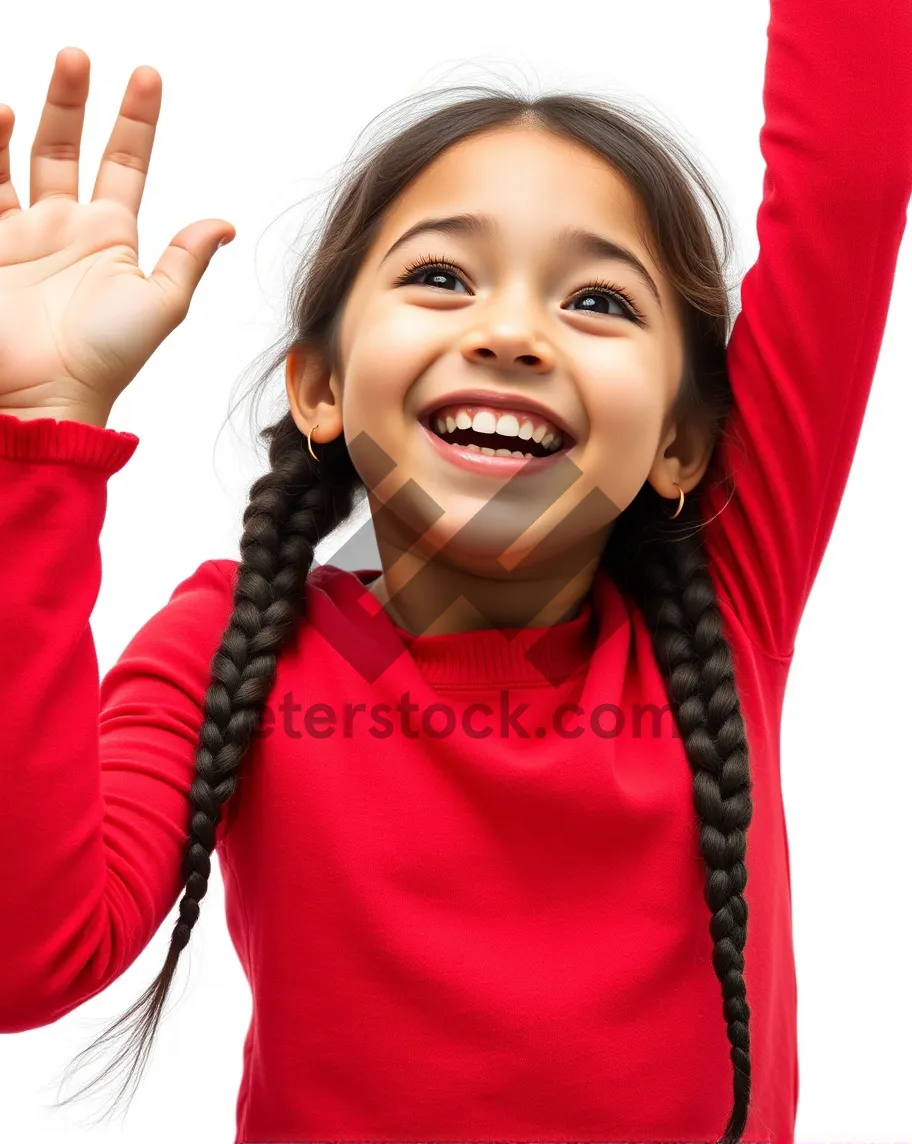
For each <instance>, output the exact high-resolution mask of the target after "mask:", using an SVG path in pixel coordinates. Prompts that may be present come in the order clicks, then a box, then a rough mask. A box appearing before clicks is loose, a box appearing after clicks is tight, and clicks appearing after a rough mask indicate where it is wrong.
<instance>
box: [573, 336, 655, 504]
mask: <svg viewBox="0 0 912 1144" xmlns="http://www.w3.org/2000/svg"><path fill="white" fill-rule="evenodd" d="M665 402H666V385H665V380H664V373H663V372H662V370H661V367H660V366H659V365H658V364H649V363H646V362H644V360H643V359H642V358H639V359H633V358H631V359H630V361H629V362H628V365H627V368H624V367H623V366H618V365H616V364H613V365H612V368H611V370H610V371H603V372H602V374H601V376H594V377H593V381H592V383H591V384H590V386H589V388H588V392H587V395H586V403H587V407H588V410H589V418H590V433H591V441H590V447H591V449H592V454H591V457H592V461H591V463H592V471H593V476H594V477H595V479H596V482H597V483H598V484H599V485H600V486H601V487H602V488H603V489H604V490H605V491H606V492H607V493H608V494H609V495H610V496H612V497H613V498H614V499H615V500H617V503H620V504H625V505H626V504H628V503H629V502H630V501H631V500H632V499H633V497H634V496H635V495H636V493H637V491H638V490H639V489H640V487H641V486H642V484H643V481H644V480H645V479H646V477H647V475H648V473H649V470H650V468H651V467H652V464H653V461H654V459H655V452H656V449H657V448H658V445H659V441H660V437H661V430H662V422H663V418H664V414H665ZM587 467H588V466H587Z"/></svg>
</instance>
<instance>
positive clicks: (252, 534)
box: [58, 415, 357, 1111]
mask: <svg viewBox="0 0 912 1144" xmlns="http://www.w3.org/2000/svg"><path fill="white" fill-rule="evenodd" d="M263 436H264V437H266V438H267V439H268V440H269V442H270V447H269V462H270V470H269V472H267V473H266V474H265V475H264V476H262V477H260V478H259V479H258V480H256V481H255V482H254V484H253V485H252V486H251V490H250V499H249V503H248V505H247V507H246V509H245V511H244V518H243V521H244V531H243V535H242V538H241V542H240V551H241V560H240V564H239V567H238V573H237V584H236V587H235V592H234V610H233V612H232V613H231V618H230V619H229V621H228V625H227V627H226V629H225V632H224V634H223V636H222V641H221V644H220V646H219V648H218V650H217V651H216V653H215V655H214V657H213V659H212V665H211V673H212V679H211V682H210V684H209V687H208V689H207V691H206V695H205V701H204V719H203V723H202V726H201V728H200V732H199V746H198V748H197V753H196V774H195V776H194V778H193V782H192V783H191V786H190V791H189V801H190V818H189V837H188V840H187V848H186V850H185V853H184V859H183V865H182V876H183V878H184V879H185V892H184V895H183V897H182V898H181V900H180V902H179V905H178V914H179V917H178V920H177V922H176V923H175V925H174V929H173V931H172V934H171V944H170V946H169V948H168V953H167V957H166V959H165V963H164V966H163V967H162V970H161V972H160V973H159V975H158V977H156V979H155V980H154V981H153V983H152V984H151V985H150V986H149V988H148V989H147V990H146V991H145V993H144V994H143V995H142V996H141V997H140V998H139V1000H138V1001H136V1002H135V1003H134V1004H133V1005H132V1006H131V1007H130V1009H128V1010H127V1012H126V1013H124V1014H123V1016H121V1017H120V1018H118V1020H117V1021H116V1022H115V1023H114V1025H113V1026H111V1028H110V1029H108V1030H107V1031H106V1032H105V1033H103V1034H102V1035H101V1036H100V1037H99V1038H98V1039H97V1040H96V1041H95V1042H94V1043H93V1044H92V1045H90V1046H89V1047H88V1048H87V1049H85V1050H83V1052H82V1053H80V1054H79V1056H78V1057H77V1058H76V1061H80V1060H81V1059H82V1058H83V1057H85V1056H87V1055H88V1054H90V1053H92V1051H93V1050H94V1049H96V1048H99V1047H101V1046H102V1045H103V1044H105V1043H106V1042H108V1041H109V1040H111V1039H113V1038H114V1037H115V1036H116V1035H117V1034H118V1030H121V1028H122V1027H125V1028H126V1029H127V1030H128V1035H127V1039H126V1043H125V1045H124V1047H123V1048H122V1049H121V1050H120V1052H119V1053H118V1054H117V1056H116V1057H115V1059H114V1061H113V1062H112V1063H111V1065H110V1066H109V1067H108V1068H106V1069H105V1070H104V1072H102V1073H101V1074H100V1075H99V1076H98V1077H97V1078H95V1080H93V1081H91V1082H89V1084H87V1085H85V1086H84V1087H83V1088H81V1089H80V1090H79V1091H78V1092H77V1093H75V1094H74V1095H73V1096H71V1097H68V1098H67V1099H66V1100H64V1101H61V1102H59V1104H58V1107H60V1106H62V1105H65V1104H68V1103H70V1101H72V1100H76V1099H78V1098H79V1097H80V1096H81V1095H82V1094H83V1093H84V1092H86V1091H87V1090H89V1089H91V1088H93V1087H95V1086H96V1085H98V1084H99V1083H100V1082H101V1081H103V1080H104V1079H105V1078H106V1077H107V1076H108V1074H109V1073H110V1072H112V1071H113V1070H114V1069H116V1068H117V1067H118V1066H119V1065H121V1064H122V1063H123V1062H124V1061H125V1060H126V1059H127V1058H128V1057H130V1056H133V1057H134V1059H133V1063H132V1065H131V1067H130V1070H129V1072H128V1074H127V1078H126V1080H125V1082H124V1084H123V1086H122V1087H121V1089H120V1092H119V1093H118V1097H117V1099H116V1100H115V1101H114V1104H113V1105H112V1108H111V1110H112V1111H113V1109H114V1108H116V1106H117V1104H118V1103H119V1101H120V1098H121V1096H122V1095H123V1093H124V1091H125V1090H126V1088H127V1086H128V1085H129V1083H130V1080H131V1078H132V1077H133V1076H134V1074H136V1083H137V1084H138V1083H139V1080H140V1079H141V1077H142V1072H143V1069H144V1068H145V1065H146V1062H147V1060H148V1055H149V1051H150V1049H151V1045H152V1041H153V1038H154V1036H155V1032H156V1030H157V1028H158V1024H159V1021H160V1019H161V1015H162V1011H163V1009H164V1005H165V1001H166V999H167V996H168V992H169V989H170V986H171V982H172V979H173V977H174V973H175V970H176V968H177V963H178V959H179V957H180V954H181V951H182V950H183V949H184V948H185V947H186V946H187V944H188V942H189V940H190V933H191V931H192V929H193V927H194V925H195V924H196V922H197V920H198V918H199V915H200V902H201V901H202V900H203V898H204V897H205V895H206V892H207V890H208V888H209V875H210V872H211V863H210V855H211V854H212V851H213V850H214V849H215V844H216V828H217V826H218V822H219V816H220V812H221V808H222V806H224V805H225V803H227V802H228V801H229V800H230V799H231V797H232V796H233V795H234V793H235V791H236V789H237V785H238V777H239V772H240V768H241V762H242V760H243V758H244V756H245V755H246V753H247V750H248V748H249V746H250V743H251V739H252V737H253V734H254V732H255V731H256V729H257V726H258V724H259V722H260V719H261V717H262V713H263V708H264V705H265V702H266V699H267V697H268V695H269V692H270V690H271V689H272V685H273V683H274V680H275V674H276V664H277V656H278V653H279V651H280V650H281V648H282V646H283V644H284V643H285V641H286V639H287V637H288V636H289V634H290V633H291V632H292V631H293V629H294V627H295V625H296V623H297V621H299V620H300V619H301V618H302V617H303V615H304V609H305V596H304V582H305V580H306V578H307V574H308V573H309V571H310V569H311V567H312V565H313V559H314V549H315V548H316V546H317V545H318V543H319V542H320V541H321V540H322V539H323V538H324V537H325V536H328V535H329V533H331V532H332V531H333V530H334V529H335V528H336V527H337V526H338V525H339V524H340V523H342V521H343V520H345V519H346V518H347V517H348V516H349V514H350V513H351V511H352V507H353V504H354V495H355V492H356V488H357V475H356V474H355V471H354V469H353V468H352V466H351V462H350V460H349V458H348V454H347V452H346V451H345V446H344V442H341V441H339V442H333V443H331V445H330V447H326V448H324V449H323V450H322V455H321V458H320V467H319V470H318V469H317V466H316V464H315V462H314V461H313V459H312V458H311V457H310V456H309V454H308V452H307V450H306V448H305V447H304V440H303V438H302V437H301V434H300V433H299V431H298V429H297V427H296V426H295V424H294V421H293V420H292V418H291V416H290V415H286V416H285V417H284V418H283V419H282V420H281V421H279V422H278V423H277V424H275V425H273V426H270V427H268V428H267V429H265V430H264V431H263ZM333 446H335V447H333ZM73 1063H74V1064H75V1063H76V1062H75V1061H74V1062H73ZM70 1068H72V1065H71V1066H70ZM67 1072H69V1069H68V1070H67ZM134 1087H135V1086H134Z"/></svg>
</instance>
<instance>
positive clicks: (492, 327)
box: [462, 308, 555, 373]
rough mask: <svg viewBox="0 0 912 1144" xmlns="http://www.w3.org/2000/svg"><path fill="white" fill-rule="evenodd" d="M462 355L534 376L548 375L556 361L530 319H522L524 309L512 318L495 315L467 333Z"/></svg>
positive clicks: (470, 359)
mask: <svg viewBox="0 0 912 1144" xmlns="http://www.w3.org/2000/svg"><path fill="white" fill-rule="evenodd" d="M462 353H463V356H464V357H465V358H467V359H468V360H469V361H471V362H476V363H484V364H485V365H493V366H500V367H501V368H503V369H509V370H512V369H517V368H519V369H524V370H526V371H528V370H532V371H533V372H534V373H547V372H549V371H550V370H552V369H553V368H554V360H555V355H554V350H553V348H552V347H551V345H550V343H549V342H548V340H547V339H546V338H544V337H542V336H541V335H540V334H538V333H536V331H535V327H534V324H533V321H532V319H531V317H529V316H526V317H523V313H522V308H519V309H514V310H513V311H512V312H511V313H510V314H506V313H504V312H503V311H500V313H499V314H494V313H493V311H492V312H491V313H490V317H489V318H488V319H487V320H483V321H482V322H480V323H479V324H478V325H477V326H475V327H474V329H472V330H470V331H469V332H467V333H466V335H465V337H464V339H463V343H462Z"/></svg>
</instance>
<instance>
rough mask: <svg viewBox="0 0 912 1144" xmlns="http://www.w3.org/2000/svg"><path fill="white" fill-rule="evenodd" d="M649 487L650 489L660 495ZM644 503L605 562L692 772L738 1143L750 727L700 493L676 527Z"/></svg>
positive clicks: (742, 1115)
mask: <svg viewBox="0 0 912 1144" xmlns="http://www.w3.org/2000/svg"><path fill="white" fill-rule="evenodd" d="M647 489H648V492H646V491H645V490H644V494H645V495H646V496H650V495H653V496H654V494H652V490H651V489H649V487H648V486H647ZM641 495H643V494H641ZM643 504H644V502H643V501H640V502H639V503H637V502H635V503H634V505H633V506H631V507H630V509H628V512H627V513H624V514H623V515H622V516H621V518H619V520H618V524H617V526H616V529H615V532H616V533H617V531H618V530H619V529H621V528H622V522H623V532H622V534H621V536H620V538H619V539H616V537H615V536H614V535H613V536H612V539H611V541H610V542H609V546H608V550H609V553H610V556H607V559H608V560H609V563H611V564H612V566H613V567H612V570H613V572H614V574H615V575H617V577H618V580H619V582H621V583H623V584H624V585H625V586H626V587H627V588H628V590H630V591H631V592H632V594H633V595H634V596H635V597H636V598H637V600H638V603H639V604H640V607H641V608H642V610H643V613H644V615H645V617H646V619H647V622H648V624H649V627H650V630H651V631H652V633H653V645H654V648H655V653H656V659H657V661H658V663H659V666H660V668H661V670H662V673H663V675H664V676H665V679H666V684H667V688H668V692H669V697H670V699H671V703H672V708H673V710H674V713H675V718H676V720H677V723H678V726H679V727H680V730H681V736H682V740H683V743H684V747H685V750H686V752H687V758H688V761H689V762H690V765H691V768H692V769H693V773H694V784H693V791H694V805H695V807H696V810H697V813H698V815H699V817H700V822H701V831H700V846H701V850H702V853H703V858H704V860H705V863H706V869H707V875H706V885H705V891H704V894H705V899H706V902H707V905H708V906H709V908H710V910H711V912H712V917H711V919H710V924H709V929H710V933H711V935H712V939H713V942H714V950H713V967H714V969H715V971H716V975H717V977H718V978H719V981H720V983H721V985H722V998H723V1012H724V1014H725V1021H726V1025H727V1030H728V1039H729V1041H730V1043H731V1052H730V1057H731V1062H732V1065H733V1069H734V1105H733V1108H732V1111H731V1115H730V1117H729V1120H728V1123H727V1124H726V1126H725V1133H724V1136H723V1139H722V1141H721V1142H720V1144H737V1142H738V1141H739V1140H740V1138H741V1136H742V1134H743V1132H744V1128H745V1125H746V1122H747V1112H748V1106H749V1103H750V1091H751V1062H750V1033H749V1020H750V1008H749V1006H748V1003H747V998H746V988H745V983H744V956H743V951H744V945H745V942H746V940H747V903H746V902H745V899H744V888H745V885H746V882H747V867H746V865H745V861H744V859H745V854H746V848H747V840H746V831H747V828H748V826H749V824H750V821H751V816H752V811H753V808H752V802H751V797H750V790H751V780H750V768H749V764H748V746H747V736H746V729H745V725H744V719H743V718H742V715H741V710H740V704H739V699H738V692H737V688H736V685H735V678H734V665H733V661H732V654H731V648H730V646H729V644H728V641H727V640H726V638H725V636H724V634H723V631H722V616H721V614H720V612H719V608H718V603H717V599H716V594H715V589H714V587H713V584H712V581H711V579H710V577H709V574H708V572H707V569H706V563H705V558H704V553H703V548H702V543H701V541H700V540H699V537H698V532H699V527H700V513H699V500H698V497H696V496H694V495H693V494H692V495H691V497H690V498H689V501H688V506H687V509H686V510H685V511H683V512H682V514H681V516H680V517H679V518H678V520H677V521H676V522H675V526H672V525H671V524H670V523H669V524H665V523H664V522H662V523H657V522H658V521H659V520H660V518H659V517H657V515H656V514H655V513H654V512H653V513H650V514H646V513H644V512H643V511H642V510H643ZM628 513H629V514H630V515H629V517H628ZM625 518H626V519H625ZM677 528H680V532H677ZM673 529H675V531H674V532H673V531H672V530H673Z"/></svg>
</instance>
